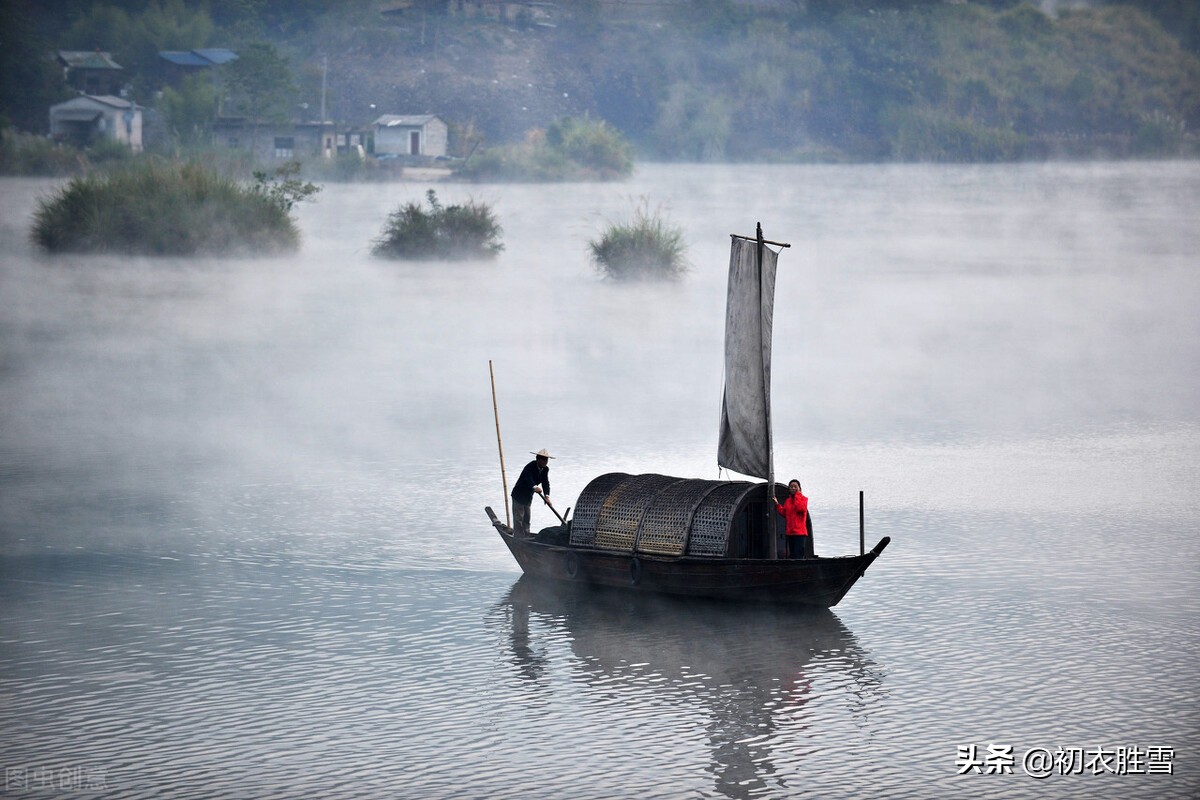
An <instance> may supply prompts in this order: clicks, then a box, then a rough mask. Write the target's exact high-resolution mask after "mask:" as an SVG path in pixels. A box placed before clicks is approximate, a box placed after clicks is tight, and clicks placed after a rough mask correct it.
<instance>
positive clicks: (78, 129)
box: [50, 95, 142, 153]
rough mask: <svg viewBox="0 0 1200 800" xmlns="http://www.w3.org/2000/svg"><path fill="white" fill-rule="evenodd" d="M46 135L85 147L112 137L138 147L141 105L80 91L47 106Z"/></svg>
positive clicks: (140, 139) (140, 134) (131, 146)
mask: <svg viewBox="0 0 1200 800" xmlns="http://www.w3.org/2000/svg"><path fill="white" fill-rule="evenodd" d="M50 136H51V137H52V138H53V139H54V140H55V141H59V142H68V143H70V144H73V145H75V146H76V147H86V146H88V145H90V144H94V143H95V142H97V141H98V140H101V139H112V140H114V141H117V142H121V143H123V144H127V145H129V147H130V148H131V149H132V150H133V151H134V152H135V153H140V152H141V150H142V107H141V106H139V105H138V104H137V103H133V102H130V101H129V100H125V99H123V98H120V97H113V96H112V95H100V96H96V97H93V96H91V95H80V96H79V97H73V98H71V99H70V100H67V101H66V102H65V103H59V104H57V105H53V106H50Z"/></svg>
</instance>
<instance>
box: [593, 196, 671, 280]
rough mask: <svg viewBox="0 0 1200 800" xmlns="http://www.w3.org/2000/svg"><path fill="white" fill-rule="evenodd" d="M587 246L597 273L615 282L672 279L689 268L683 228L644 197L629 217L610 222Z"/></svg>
mask: <svg viewBox="0 0 1200 800" xmlns="http://www.w3.org/2000/svg"><path fill="white" fill-rule="evenodd" d="M588 249H589V250H590V252H591V258H592V263H593V265H595V267H596V268H597V269H598V270H599V271H600V273H601V274H602V275H603V276H605V277H607V278H611V279H613V280H617V281H638V280H663V279H670V280H673V279H677V278H680V277H682V276H683V274H684V273H685V272H687V269H688V262H687V259H686V257H685V256H686V251H687V246H686V245H685V244H684V241H683V230H682V229H681V228H679V227H678V226H676V225H674V224H672V223H671V222H670V221H669V220H667V219H666V217H665V215H664V214H663V212H662V209H661V208H654V209H651V208H650V207H649V204H648V203H647V202H646V201H645V200H642V201H641V202H639V203H638V204H637V206H636V207H635V208H634V210H633V214H632V215H631V217H630V219H628V220H626V221H623V222H612V223H609V224H608V226H607V227H606V228H605V230H604V231H603V232H602V233H601V235H600V237H599V238H598V239H593V240H592V241H591V242H589V243H588Z"/></svg>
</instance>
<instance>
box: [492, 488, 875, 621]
mask: <svg viewBox="0 0 1200 800" xmlns="http://www.w3.org/2000/svg"><path fill="white" fill-rule="evenodd" d="M488 514H489V516H491V517H492V519H493V523H492V524H493V525H494V526H495V528H496V530H497V531H498V532H499V534H500V538H501V539H503V541H504V543H505V544H506V545H507V546H508V549H509V551H510V552H511V553H512V554H513V558H515V559H516V561H517V564H519V565H520V567H521V570H522V571H523V572H524V573H525V574H526V575H529V576H531V577H536V578H543V579H551V580H558V581H567V582H572V583H587V584H592V585H597V586H610V587H614V588H621V589H628V590H630V591H637V592H648V593H659V594H670V595H680V596H690V597H708V598H714V599H720V600H734V601H739V602H761V603H790V604H800V605H810V606H821V607H825V608H829V607H832V606H836V605H837V604H838V603H839V602H840V601H841V599H842V598H843V597H845V596H846V593H847V592H848V591H850V588H851V587H852V586H854V584H855V582H856V581H857V580H858V579H859V578H860V577H862V575H863V573H864V572H866V570H867V567H869V566H870V565H871V563H872V562H874V561H875V559H876V558H878V557H879V554H880V553H882V552H883V549H884V548H885V547H887V546H888V543H889V542H890V541H891V539H890V538H889V537H886V536H885V537H884V538H883V539H881V540H880V541H879V543H878V544H877V545H875V547H874V549H872V550H871V551H869V552H867V553H864V554H862V555H858V556H839V557H836V558H807V559H791V560H784V559H737V558H696V557H686V556H684V557H680V558H665V557H659V556H650V555H643V554H634V553H627V552H616V551H610V550H599V549H593V548H584V547H572V546H571V545H568V544H556V543H552V542H548V541H545V540H541V539H540V538H525V537H522V536H517V535H515V534H514V533H513V531H512V529H510V528H509V527H508V526H506V525H505V524H504V523H502V522H500V521H499V520H497V519H495V515H494V514H492V512H491V509H488Z"/></svg>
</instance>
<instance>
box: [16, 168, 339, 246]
mask: <svg viewBox="0 0 1200 800" xmlns="http://www.w3.org/2000/svg"><path fill="white" fill-rule="evenodd" d="M295 170H296V167H295V166H288V167H284V168H282V169H280V170H278V171H276V172H275V173H273V174H268V173H265V172H264V173H259V175H258V176H257V179H256V181H255V183H254V184H252V185H247V184H245V183H243V182H240V181H236V180H234V179H232V178H228V177H224V176H222V175H219V174H218V173H216V172H214V171H212V170H210V169H207V168H205V167H202V166H199V165H197V164H183V163H168V162H161V163H155V162H144V163H139V164H137V165H135V166H130V167H128V168H124V169H117V170H113V171H111V172H105V173H99V172H95V173H90V174H87V175H83V176H78V177H75V178H72V179H71V180H70V181H69V182H68V183H67V184H66V185H65V186H63V187H62V188H61V189H59V190H58V191H57V192H55V193H54V194H53V195H51V196H50V197H48V198H46V199H44V200H42V201H40V202H39V204H38V207H37V210H36V211H35V214H34V225H33V231H32V238H33V241H34V243H35V244H36V245H38V246H39V247H40V248H42V249H43V250H45V251H47V252H50V253H97V252H101V253H103V252H112V253H124V254H134V255H155V256H161V255H195V254H201V253H213V254H230V253H278V252H289V251H293V250H295V249H296V248H297V246H298V245H299V242H300V233H299V230H298V228H297V227H296V224H295V221H294V220H293V219H292V217H291V214H290V212H291V210H292V209H293V208H294V206H295V204H296V203H298V202H300V201H301V200H304V199H305V198H308V197H310V196H311V195H313V194H314V193H315V192H316V191H317V187H316V186H313V185H312V184H305V183H303V182H302V181H300V180H299V179H298V178H297V177H296V176H295Z"/></svg>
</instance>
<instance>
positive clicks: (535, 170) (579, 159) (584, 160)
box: [458, 117, 633, 181]
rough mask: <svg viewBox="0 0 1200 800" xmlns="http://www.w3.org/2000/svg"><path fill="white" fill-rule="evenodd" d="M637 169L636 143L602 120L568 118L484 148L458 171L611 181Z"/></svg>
mask: <svg viewBox="0 0 1200 800" xmlns="http://www.w3.org/2000/svg"><path fill="white" fill-rule="evenodd" d="M632 172H633V147H632V146H631V145H630V144H629V142H628V141H627V140H626V139H625V137H624V136H622V135H621V133H620V132H619V131H617V130H616V129H615V128H613V127H612V126H611V125H608V124H607V123H606V122H604V121H603V120H590V119H575V118H573V117H566V118H564V119H561V120H557V121H555V122H554V123H552V124H551V125H550V126H549V127H548V128H546V130H544V131H543V130H540V129H539V130H534V131H531V132H530V133H529V134H527V135H526V137H525V141H523V142H522V143H520V144H515V145H508V146H504V147H491V148H486V149H484V150H483V152H481V153H479V154H478V155H475V156H473V157H472V158H469V159H467V161H466V163H465V164H464V165H463V166H462V168H461V169H459V170H458V176H459V177H461V178H463V179H466V180H473V181H611V180H620V179H622V178H627V177H629V175H630V174H631V173H632Z"/></svg>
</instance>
